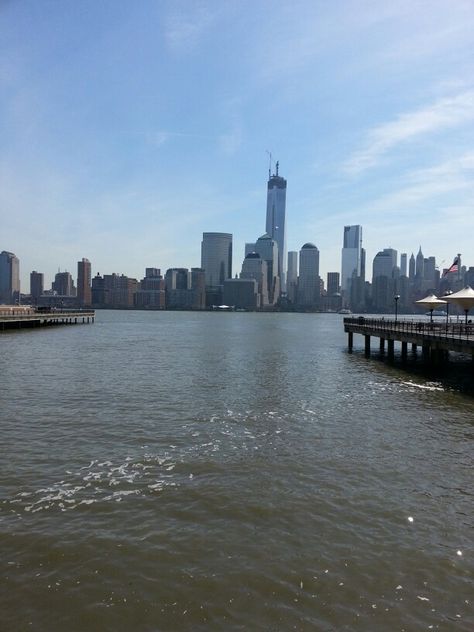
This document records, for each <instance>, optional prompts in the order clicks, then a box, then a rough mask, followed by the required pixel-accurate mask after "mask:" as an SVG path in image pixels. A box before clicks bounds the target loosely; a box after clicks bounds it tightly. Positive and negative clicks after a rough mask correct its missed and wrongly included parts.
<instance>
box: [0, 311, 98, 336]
mask: <svg viewBox="0 0 474 632" xmlns="http://www.w3.org/2000/svg"><path fill="white" fill-rule="evenodd" d="M94 320H95V311H94V310H92V309H76V310H65V309H64V310H62V309H56V310H52V311H41V310H36V309H35V308H33V307H21V306H19V307H16V306H15V307H9V306H0V331H5V330H7V329H27V328H29V329H30V328H35V327H48V326H53V325H79V324H87V323H93V322H94Z"/></svg>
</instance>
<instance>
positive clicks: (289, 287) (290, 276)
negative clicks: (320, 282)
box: [286, 250, 298, 303]
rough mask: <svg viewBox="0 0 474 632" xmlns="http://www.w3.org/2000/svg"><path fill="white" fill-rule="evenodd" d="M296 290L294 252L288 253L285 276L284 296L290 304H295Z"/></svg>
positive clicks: (296, 255) (296, 268)
mask: <svg viewBox="0 0 474 632" xmlns="http://www.w3.org/2000/svg"><path fill="white" fill-rule="evenodd" d="M297 290H298V253H297V252H296V250H290V251H289V252H288V269H287V275H286V294H287V297H288V300H289V301H291V303H295V302H296V292H297Z"/></svg>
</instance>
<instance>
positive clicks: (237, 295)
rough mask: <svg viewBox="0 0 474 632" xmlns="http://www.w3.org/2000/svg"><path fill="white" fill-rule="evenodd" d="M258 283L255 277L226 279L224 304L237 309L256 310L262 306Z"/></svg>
mask: <svg viewBox="0 0 474 632" xmlns="http://www.w3.org/2000/svg"><path fill="white" fill-rule="evenodd" d="M259 296H260V295H259V293H258V283H257V281H256V280H255V279H227V281H224V293H223V299H224V305H229V306H230V307H235V308H236V309H247V310H255V309H258V308H259V307H260V303H259Z"/></svg>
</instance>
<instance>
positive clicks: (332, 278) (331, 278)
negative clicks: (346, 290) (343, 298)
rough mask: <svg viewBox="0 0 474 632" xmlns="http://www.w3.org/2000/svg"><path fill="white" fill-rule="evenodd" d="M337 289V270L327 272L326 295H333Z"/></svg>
mask: <svg viewBox="0 0 474 632" xmlns="http://www.w3.org/2000/svg"><path fill="white" fill-rule="evenodd" d="M339 291H340V287H339V272H328V283H327V295H328V296H334V295H335V294H338V293H339Z"/></svg>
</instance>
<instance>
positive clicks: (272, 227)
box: [265, 162, 286, 292]
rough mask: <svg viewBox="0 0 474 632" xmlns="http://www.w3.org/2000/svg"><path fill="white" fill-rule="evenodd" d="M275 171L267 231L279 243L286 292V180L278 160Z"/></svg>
mask: <svg viewBox="0 0 474 632" xmlns="http://www.w3.org/2000/svg"><path fill="white" fill-rule="evenodd" d="M275 167H276V169H275V173H274V174H273V175H271V171H269V173H268V176H269V178H268V190H267V224H266V229H265V230H266V232H267V233H268V234H269V235H270V237H271V238H272V239H274V240H275V241H276V243H277V244H278V274H279V276H280V287H281V290H282V291H283V292H286V217H285V212H286V180H285V178H282V177H281V176H280V175H278V162H277V163H276V165H275Z"/></svg>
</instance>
